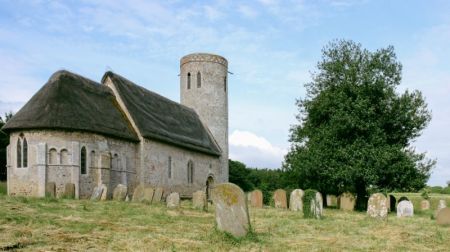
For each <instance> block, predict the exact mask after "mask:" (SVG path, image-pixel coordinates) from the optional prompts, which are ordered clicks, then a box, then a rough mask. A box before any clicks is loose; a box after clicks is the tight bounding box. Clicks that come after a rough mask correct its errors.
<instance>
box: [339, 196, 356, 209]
mask: <svg viewBox="0 0 450 252" xmlns="http://www.w3.org/2000/svg"><path fill="white" fill-rule="evenodd" d="M355 204H356V198H355V196H353V194H351V193H349V192H346V193H343V194H341V196H339V208H340V209H341V210H346V211H353V210H354V209H355Z"/></svg>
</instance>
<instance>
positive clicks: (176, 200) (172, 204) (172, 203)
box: [166, 192, 180, 208]
mask: <svg viewBox="0 0 450 252" xmlns="http://www.w3.org/2000/svg"><path fill="white" fill-rule="evenodd" d="M166 202H167V208H178V207H179V206H180V194H178V193H177V192H173V193H171V194H169V196H167V198H166Z"/></svg>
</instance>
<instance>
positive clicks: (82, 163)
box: [80, 146, 86, 174]
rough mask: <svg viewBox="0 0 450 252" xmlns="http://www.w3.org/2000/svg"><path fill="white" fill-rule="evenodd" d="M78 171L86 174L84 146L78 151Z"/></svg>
mask: <svg viewBox="0 0 450 252" xmlns="http://www.w3.org/2000/svg"><path fill="white" fill-rule="evenodd" d="M80 173H81V174H86V148H85V147H84V146H83V147H82V148H81V152H80Z"/></svg>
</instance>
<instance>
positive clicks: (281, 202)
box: [273, 189, 287, 209]
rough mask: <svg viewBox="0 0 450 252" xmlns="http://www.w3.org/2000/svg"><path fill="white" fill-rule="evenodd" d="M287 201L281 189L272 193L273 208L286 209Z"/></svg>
mask: <svg viewBox="0 0 450 252" xmlns="http://www.w3.org/2000/svg"><path fill="white" fill-rule="evenodd" d="M286 201H287V199H286V191H285V190H283V189H277V190H276V191H275V192H274V193H273V202H274V204H275V208H284V209H285V208H287V202H286Z"/></svg>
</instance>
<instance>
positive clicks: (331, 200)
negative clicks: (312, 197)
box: [326, 194, 337, 207]
mask: <svg viewBox="0 0 450 252" xmlns="http://www.w3.org/2000/svg"><path fill="white" fill-rule="evenodd" d="M326 198H327V206H329V207H337V197H336V195H331V194H327V196H326Z"/></svg>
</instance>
